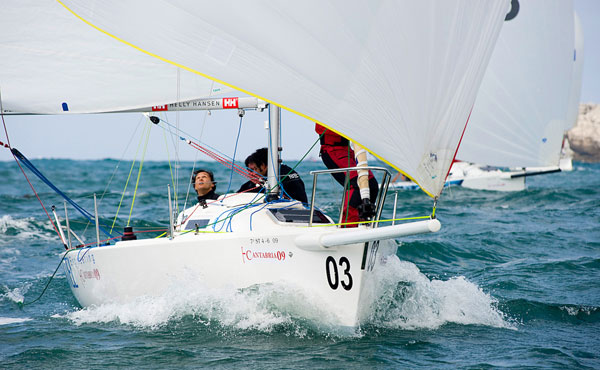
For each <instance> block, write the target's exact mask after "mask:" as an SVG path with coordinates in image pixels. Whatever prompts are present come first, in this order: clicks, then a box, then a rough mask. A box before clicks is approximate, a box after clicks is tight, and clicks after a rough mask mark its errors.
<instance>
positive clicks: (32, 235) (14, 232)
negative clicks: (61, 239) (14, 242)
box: [0, 215, 56, 242]
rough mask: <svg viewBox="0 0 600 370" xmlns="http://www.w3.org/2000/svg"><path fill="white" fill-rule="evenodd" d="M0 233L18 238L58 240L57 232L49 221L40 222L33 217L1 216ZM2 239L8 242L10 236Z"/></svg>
mask: <svg viewBox="0 0 600 370" xmlns="http://www.w3.org/2000/svg"><path fill="white" fill-rule="evenodd" d="M0 234H4V235H5V236H14V237H17V238H18V239H35V240H44V241H56V232H55V231H54V228H53V227H52V225H50V224H49V222H39V221H36V220H35V219H34V218H33V217H25V218H13V217H11V216H10V215H4V216H2V217H0ZM0 240H1V241H4V242H7V240H8V238H2V239H0Z"/></svg>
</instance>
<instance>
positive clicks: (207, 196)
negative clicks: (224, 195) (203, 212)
mask: <svg viewBox="0 0 600 370" xmlns="http://www.w3.org/2000/svg"><path fill="white" fill-rule="evenodd" d="M220 195H221V194H217V193H215V191H214V189H213V190H211V191H209V192H208V193H206V194H204V195H198V202H200V201H202V200H216V199H219V196H220Z"/></svg>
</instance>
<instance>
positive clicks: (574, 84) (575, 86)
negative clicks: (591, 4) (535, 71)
mask: <svg viewBox="0 0 600 370" xmlns="http://www.w3.org/2000/svg"><path fill="white" fill-rule="evenodd" d="M573 22H574V26H575V49H574V50H573V76H572V80H571V92H570V94H569V107H568V111H567V120H566V121H565V127H564V130H565V131H567V130H569V129H570V128H571V127H573V126H575V123H577V117H578V116H579V99H580V98H581V80H582V75H583V56H584V52H583V40H584V39H583V29H582V28H581V22H580V21H579V17H578V16H577V13H576V12H573Z"/></svg>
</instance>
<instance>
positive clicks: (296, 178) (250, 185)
mask: <svg viewBox="0 0 600 370" xmlns="http://www.w3.org/2000/svg"><path fill="white" fill-rule="evenodd" d="M267 160H268V149H267V148H261V149H257V150H256V151H255V152H254V153H252V154H250V155H249V156H248V158H246V162H245V163H246V167H248V169H249V170H252V171H254V172H255V174H256V176H255V177H254V178H252V179H250V181H248V182H246V183H244V184H243V185H242V186H241V187H240V189H239V190H238V191H237V192H238V193H241V192H246V191H248V192H255V193H258V192H259V191H261V190H262V189H263V187H264V182H265V177H266V176H267V171H268V164H267ZM279 175H280V178H282V180H281V188H282V190H283V195H284V196H285V197H289V198H292V199H295V200H298V201H300V202H302V203H308V198H307V197H306V190H305V187H304V182H303V181H302V179H301V178H300V175H298V173H297V172H296V171H294V170H292V169H291V168H290V167H289V166H287V165H285V164H281V166H280V168H279Z"/></svg>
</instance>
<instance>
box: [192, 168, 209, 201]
mask: <svg viewBox="0 0 600 370" xmlns="http://www.w3.org/2000/svg"><path fill="white" fill-rule="evenodd" d="M212 188H213V183H212V181H211V179H210V175H209V174H208V173H206V172H198V174H197V175H196V182H194V189H196V193H198V195H204V194H206V193H208V192H209V191H210V190H211V189H212Z"/></svg>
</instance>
